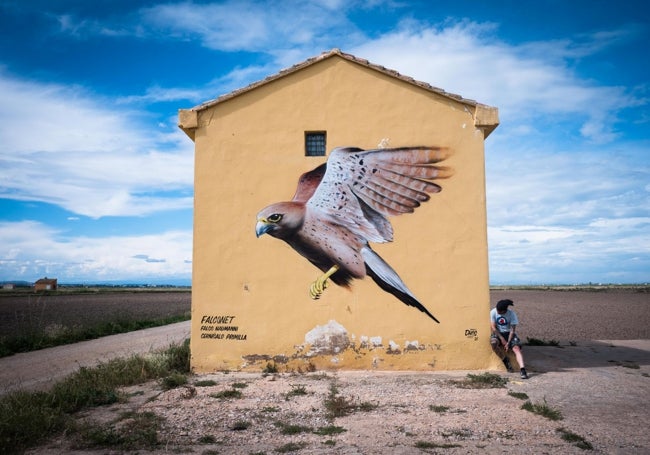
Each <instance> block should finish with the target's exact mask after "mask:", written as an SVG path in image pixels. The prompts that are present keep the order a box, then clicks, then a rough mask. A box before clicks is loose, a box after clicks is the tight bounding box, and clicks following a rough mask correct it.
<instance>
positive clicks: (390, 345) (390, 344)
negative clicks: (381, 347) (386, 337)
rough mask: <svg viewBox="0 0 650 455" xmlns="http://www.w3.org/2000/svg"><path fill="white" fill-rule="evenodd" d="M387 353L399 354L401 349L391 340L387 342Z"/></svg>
mask: <svg viewBox="0 0 650 455" xmlns="http://www.w3.org/2000/svg"><path fill="white" fill-rule="evenodd" d="M386 352H387V353H389V354H400V353H401V352H402V351H401V350H400V348H399V344H397V343H395V342H394V341H393V340H390V341H389V342H388V350H387V351H386Z"/></svg>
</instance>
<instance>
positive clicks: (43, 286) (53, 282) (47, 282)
mask: <svg viewBox="0 0 650 455" xmlns="http://www.w3.org/2000/svg"><path fill="white" fill-rule="evenodd" d="M57 286H58V285H57V279H56V278H48V277H45V278H41V279H40V280H37V281H36V283H34V290H35V291H37V292H38V291H56V288H57Z"/></svg>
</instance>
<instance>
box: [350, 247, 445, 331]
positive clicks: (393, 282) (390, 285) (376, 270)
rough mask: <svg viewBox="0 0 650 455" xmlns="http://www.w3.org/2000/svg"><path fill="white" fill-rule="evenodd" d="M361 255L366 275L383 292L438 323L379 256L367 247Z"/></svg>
mask: <svg viewBox="0 0 650 455" xmlns="http://www.w3.org/2000/svg"><path fill="white" fill-rule="evenodd" d="M361 255H362V257H363V260H364V262H365V264H366V273H367V274H368V275H369V276H370V277H371V278H372V279H373V280H374V281H375V283H377V285H378V286H379V287H380V288H382V289H383V290H384V291H386V292H388V293H390V294H393V295H394V296H395V297H397V298H398V299H399V300H401V301H402V302H404V303H405V304H407V305H409V306H412V307H415V308H417V309H418V310H420V311H422V312H423V313H425V314H426V315H427V316H429V317H430V318H431V319H433V320H434V321H436V322H438V323H440V321H438V320H437V319H436V318H435V316H433V315H432V314H431V313H429V310H427V309H426V308H425V307H424V305H422V304H421V303H420V302H418V299H416V298H415V296H414V295H413V293H412V292H411V291H410V290H409V288H407V287H406V285H405V284H404V282H403V281H402V279H401V278H400V277H399V275H398V274H397V272H396V271H395V270H393V268H392V267H391V266H390V265H388V263H387V262H386V261H384V260H383V259H382V258H381V256H379V255H378V254H377V253H375V252H374V251H373V250H372V249H371V248H370V247H369V246H364V247H363V248H362V249H361Z"/></svg>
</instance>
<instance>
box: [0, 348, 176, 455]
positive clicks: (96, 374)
mask: <svg viewBox="0 0 650 455" xmlns="http://www.w3.org/2000/svg"><path fill="white" fill-rule="evenodd" d="M185 368H186V369H185ZM173 372H178V373H188V372H189V340H186V342H185V343H183V344H182V345H172V346H170V347H169V348H168V349H167V350H165V351H160V352H158V353H155V354H153V355H147V356H131V357H128V358H124V359H114V360H111V361H109V362H107V363H103V364H100V365H98V366H97V367H94V368H85V367H82V368H80V369H79V371H77V372H76V373H74V374H72V375H70V376H68V377H67V378H65V379H64V380H62V381H60V382H58V383H56V384H54V386H53V387H52V388H51V389H50V390H49V391H47V392H25V391H16V392H11V393H8V394H6V395H3V396H2V397H0V447H2V448H3V450H4V451H5V452H7V453H13V452H21V451H24V450H25V449H27V448H29V447H33V446H35V445H37V444H38V443H40V442H41V441H43V440H44V439H45V438H47V437H49V436H51V435H54V434H56V433H58V432H60V431H62V430H64V429H65V428H66V426H67V425H68V424H69V422H70V421H71V420H72V418H71V414H73V413H75V412H77V411H80V410H82V409H85V408H89V407H94V406H101V405H105V404H111V403H115V402H117V401H119V400H121V399H123V398H124V397H122V396H121V394H120V393H119V391H118V389H119V388H120V387H125V386H130V385H135V384H141V383H143V382H147V381H150V380H153V379H159V378H162V377H165V376H169V375H170V374H172V373H173Z"/></svg>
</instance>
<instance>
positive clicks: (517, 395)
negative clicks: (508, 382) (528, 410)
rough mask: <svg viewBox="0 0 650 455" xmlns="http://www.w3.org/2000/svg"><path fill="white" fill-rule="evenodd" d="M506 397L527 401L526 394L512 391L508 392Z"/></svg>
mask: <svg viewBox="0 0 650 455" xmlns="http://www.w3.org/2000/svg"><path fill="white" fill-rule="evenodd" d="M508 395H510V396H511V397H513V398H517V399H519V400H527V399H528V394H527V393H524V392H513V391H512V390H511V391H509V392H508Z"/></svg>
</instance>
